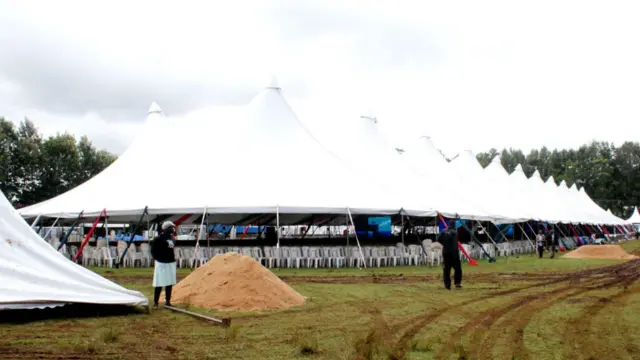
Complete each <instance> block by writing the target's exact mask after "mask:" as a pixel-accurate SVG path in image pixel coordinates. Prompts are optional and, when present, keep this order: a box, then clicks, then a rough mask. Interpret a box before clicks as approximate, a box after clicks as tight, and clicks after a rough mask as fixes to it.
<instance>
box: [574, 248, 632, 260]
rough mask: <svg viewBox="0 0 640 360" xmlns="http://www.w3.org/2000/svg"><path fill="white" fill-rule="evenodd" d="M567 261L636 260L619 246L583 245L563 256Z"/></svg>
mask: <svg viewBox="0 0 640 360" xmlns="http://www.w3.org/2000/svg"><path fill="white" fill-rule="evenodd" d="M563 257H565V258H569V259H623V260H632V259H637V258H638V257H637V256H635V255H631V254H629V253H628V252H626V251H625V250H624V249H623V248H622V247H621V246H620V245H583V246H580V247H579V248H577V249H575V250H573V251H571V252H569V253H567V254H565V255H564V256H563Z"/></svg>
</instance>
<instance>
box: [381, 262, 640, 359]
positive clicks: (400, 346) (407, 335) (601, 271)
mask: <svg viewBox="0 0 640 360" xmlns="http://www.w3.org/2000/svg"><path fill="white" fill-rule="evenodd" d="M639 264H640V262H638V261H632V262H626V263H621V264H616V265H612V266H607V267H601V268H593V269H587V270H581V271H577V272H573V273H565V274H558V276H557V278H554V279H551V280H547V281H541V282H537V283H534V284H530V285H527V286H523V287H518V288H514V289H509V290H505V291H501V292H497V293H493V294H489V295H486V296H483V297H480V298H478V299H472V300H467V301H464V302H462V303H459V304H456V305H453V306H449V307H446V308H443V309H440V310H435V311H431V312H428V313H425V314H423V315H420V316H418V317H414V318H412V319H408V320H405V321H403V322H401V323H398V324H396V325H394V326H393V327H391V329H392V332H393V333H397V332H400V330H401V329H403V328H404V329H405V331H404V332H402V333H401V335H400V337H399V339H398V341H397V342H396V343H395V345H394V346H393V351H392V356H391V357H392V358H394V359H402V358H404V356H405V354H406V349H407V344H408V343H409V341H410V340H411V339H413V337H414V336H415V335H416V334H417V333H418V332H419V331H420V330H421V329H422V328H424V327H425V326H426V325H427V324H429V323H431V322H433V321H434V320H436V319H437V318H439V317H440V316H442V315H444V314H446V313H449V312H451V311H453V310H457V309H459V308H461V307H464V306H467V305H470V304H473V303H478V302H481V301H485V300H488V299H494V298H498V297H503V296H507V295H513V294H517V293H520V292H522V291H524V290H529V289H533V288H540V287H545V286H550V285H556V284H560V283H563V282H569V285H567V286H565V287H563V288H561V289H562V291H568V290H570V289H575V288H577V287H578V286H576V285H574V283H575V282H582V283H583V285H584V284H586V283H584V281H581V280H582V278H586V279H585V280H588V281H593V280H597V279H602V278H607V274H609V273H613V274H616V276H617V275H618V274H619V273H620V272H621V271H623V270H625V269H626V268H629V267H630V266H631V267H633V268H634V269H635V268H637V267H638V265H639ZM625 273H626V272H625ZM589 277H591V279H589ZM558 290H559V289H556V292H557V293H561V291H558ZM554 293H555V292H554ZM543 294H544V293H542V295H543ZM540 295H541V294H540V293H538V294H535V295H530V296H525V297H523V298H520V299H519V300H518V301H516V302H514V303H511V304H509V305H507V308H511V307H513V309H516V308H518V307H521V306H523V305H524V304H527V303H529V302H531V301H534V300H536V299H538V298H539V297H540ZM523 299H524V300H526V299H528V300H526V301H524V302H523ZM491 311H492V310H489V312H491ZM479 316H480V315H478V316H477V317H479ZM407 326H409V327H408V328H407ZM463 335H464V334H460V337H461V336H463Z"/></svg>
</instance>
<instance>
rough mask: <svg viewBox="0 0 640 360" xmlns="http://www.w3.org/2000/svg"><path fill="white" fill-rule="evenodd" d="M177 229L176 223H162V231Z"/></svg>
mask: <svg viewBox="0 0 640 360" xmlns="http://www.w3.org/2000/svg"><path fill="white" fill-rule="evenodd" d="M172 226H173V227H175V226H176V225H175V224H174V223H172V222H171V221H165V222H164V223H162V230H167V229H168V228H170V227H172Z"/></svg>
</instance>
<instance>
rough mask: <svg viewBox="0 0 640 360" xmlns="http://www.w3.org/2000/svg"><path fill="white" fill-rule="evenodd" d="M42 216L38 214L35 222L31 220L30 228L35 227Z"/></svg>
mask: <svg viewBox="0 0 640 360" xmlns="http://www.w3.org/2000/svg"><path fill="white" fill-rule="evenodd" d="M41 216H42V214H39V215H38V216H37V217H36V219H35V220H33V223H31V227H32V228H33V227H35V226H36V225H37V224H38V221H40V217H41Z"/></svg>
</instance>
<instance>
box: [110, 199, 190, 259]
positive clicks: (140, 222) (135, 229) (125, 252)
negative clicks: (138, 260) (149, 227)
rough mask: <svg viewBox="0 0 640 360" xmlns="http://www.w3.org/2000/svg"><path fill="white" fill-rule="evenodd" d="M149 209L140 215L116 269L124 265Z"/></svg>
mask: <svg viewBox="0 0 640 360" xmlns="http://www.w3.org/2000/svg"><path fill="white" fill-rule="evenodd" d="M148 208H149V207H148V206H145V207H144V210H142V215H140V220H139V221H138V226H137V227H135V228H133V229H132V230H131V238H130V239H129V243H128V244H127V247H125V248H124V251H123V252H122V255H120V260H119V261H118V262H117V263H116V269H119V268H120V265H122V261H123V260H124V257H125V255H127V251H129V246H131V244H133V237H134V236H135V234H136V231H138V229H139V228H140V227H141V226H142V220H143V219H144V216H145V215H147V214H148V212H147V210H148ZM183 221H184V220H183ZM134 266H135V264H134Z"/></svg>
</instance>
